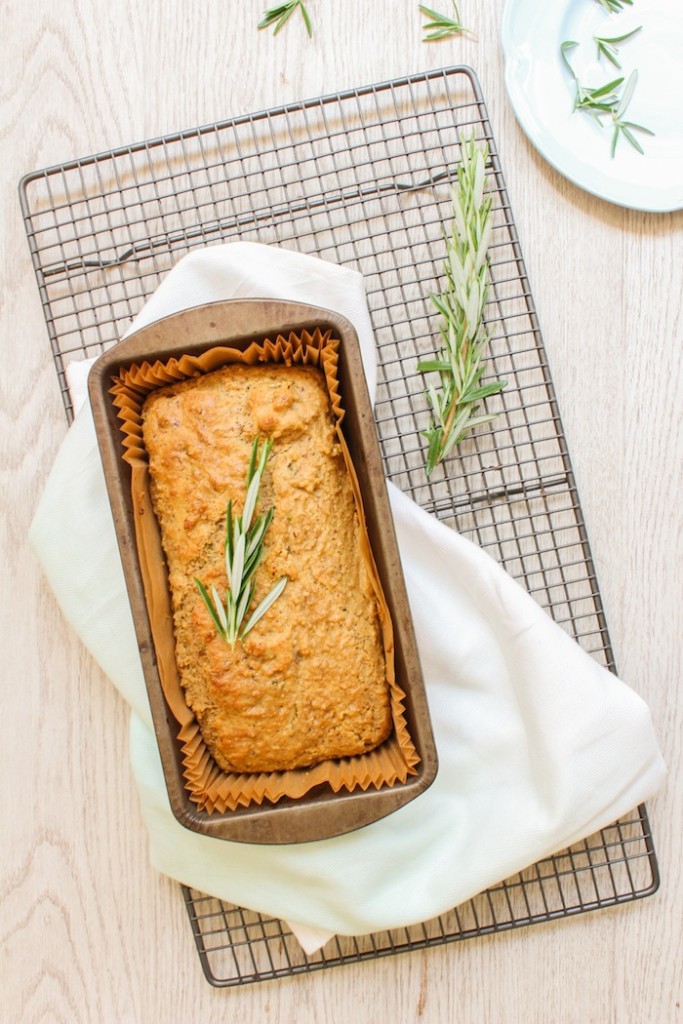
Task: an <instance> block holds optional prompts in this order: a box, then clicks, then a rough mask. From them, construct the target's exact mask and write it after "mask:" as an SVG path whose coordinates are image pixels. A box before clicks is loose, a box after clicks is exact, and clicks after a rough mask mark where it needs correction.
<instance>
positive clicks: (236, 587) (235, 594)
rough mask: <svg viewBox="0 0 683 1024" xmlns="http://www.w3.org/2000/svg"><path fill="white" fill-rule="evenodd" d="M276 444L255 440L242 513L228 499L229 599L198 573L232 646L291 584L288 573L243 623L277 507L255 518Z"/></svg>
mask: <svg viewBox="0 0 683 1024" xmlns="http://www.w3.org/2000/svg"><path fill="white" fill-rule="evenodd" d="M272 446H273V442H272V441H271V440H267V441H265V442H264V444H263V447H262V448H261V452H260V454H259V438H258V437H257V438H255V440H254V443H253V445H252V449H251V458H250V460H249V469H248V471H247V494H246V497H245V499H244V508H243V509H242V515H241V516H237V517H235V516H233V512H232V498H231V499H230V501H229V502H228V507H227V509H226V513H225V571H226V573H227V576H228V589H227V590H226V592H225V603H223V601H222V600H221V596H220V594H219V593H218V591H217V589H216V587H215V586H212V587H211V594H210V595H209V593H208V591H207V589H206V587H205V586H204V584H203V583H202V582H201V581H200V580H198V579H197V578H196V577H195V583H196V585H197V589H198V590H199V593H200V594H201V595H202V598H203V600H204V604H205V605H206V607H207V608H208V610H209V614H210V615H211V618H212V619H213V623H214V625H215V627H216V630H217V631H218V633H219V634H220V636H222V637H223V639H224V640H225V642H226V643H228V644H230V646H231V647H234V646H235V643H236V642H237V641H238V640H244V638H245V636H246V635H247V633H249V632H250V630H251V629H253V627H254V626H255V625H256V623H257V622H258V621H259V619H261V618H262V617H263V616H264V615H265V614H266V612H267V611H268V609H269V608H271V607H272V605H273V604H275V602H276V601H277V599H278V597H279V596H280V594H281V593H282V591H283V590H284V589H285V586H286V584H287V577H286V576H283V577H282V579H281V580H279V581H278V582H277V583H276V584H275V586H274V587H273V588H272V590H270V591H269V593H268V594H267V595H266V596H265V597H264V598H263V600H262V601H261V603H260V604H259V605H258V607H257V608H256V609H255V610H254V611H253V612H252V614H251V616H250V617H249V619H248V620H247V623H246V625H244V626H243V625H242V623H243V621H244V617H245V615H246V613H247V610H248V608H249V605H250V603H251V599H252V597H253V595H254V579H253V577H254V573H255V572H256V569H257V567H258V565H259V562H260V561H261V559H262V557H263V541H264V539H265V536H266V532H267V530H268V527H269V526H270V523H271V520H272V518H273V514H274V511H275V509H274V508H270V509H268V511H267V512H266V514H265V515H259V516H257V517H256V518H255V519H254V512H255V510H256V502H257V501H258V494H259V490H260V487H261V478H262V476H263V471H264V469H265V466H266V462H267V461H268V456H269V455H270V450H271V448H272Z"/></svg>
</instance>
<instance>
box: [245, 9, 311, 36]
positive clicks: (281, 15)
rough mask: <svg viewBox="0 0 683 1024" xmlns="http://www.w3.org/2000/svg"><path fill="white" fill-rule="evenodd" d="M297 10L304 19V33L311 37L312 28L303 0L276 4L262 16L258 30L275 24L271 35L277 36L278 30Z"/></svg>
mask: <svg viewBox="0 0 683 1024" xmlns="http://www.w3.org/2000/svg"><path fill="white" fill-rule="evenodd" d="M297 7H298V8H299V10H300V11H301V17H302V18H303V19H304V24H305V25H306V31H307V32H308V34H309V36H312V35H313V26H312V24H311V19H310V16H309V13H308V11H307V10H306V5H305V3H304V2H303V0H286V2H285V3H282V4H276V6H275V7H271V8H269V9H268V10H267V11H266V12H265V13H264V15H263V19H262V20H261V21H260V22H259V24H258V27H259V28H269V27H270V26H271V25H272V24H274V23H275V31H274V32H273V35H277V34H278V32H279V31H280V29H281V28H282V27H283V25H285V23H286V22H287V21H288V20H289V19H290V18H291V16H292V15H293V14H294V11H295V10H296V9H297Z"/></svg>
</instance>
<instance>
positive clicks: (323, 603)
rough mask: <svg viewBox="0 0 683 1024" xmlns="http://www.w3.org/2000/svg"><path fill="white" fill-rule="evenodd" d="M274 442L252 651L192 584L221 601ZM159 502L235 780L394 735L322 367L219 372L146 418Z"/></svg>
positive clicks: (183, 631)
mask: <svg viewBox="0 0 683 1024" xmlns="http://www.w3.org/2000/svg"><path fill="white" fill-rule="evenodd" d="M257 436H262V437H271V438H272V439H273V448H272V452H271V455H270V458H269V460H268V464H267V468H266V471H265V474H264V477H263V480H262V483H261V490H260V503H261V506H262V507H263V508H264V509H267V508H269V507H270V505H274V507H275V515H274V518H273V521H272V523H271V525H270V528H269V530H268V533H267V536H266V540H265V545H264V556H263V561H262V562H261V563H260V565H259V568H258V570H257V572H256V576H255V581H256V591H255V594H254V598H253V602H254V606H255V605H256V604H258V602H259V601H260V600H261V598H262V597H264V596H265V594H267V593H268V591H269V590H270V588H271V587H272V586H273V584H274V583H275V582H276V581H277V580H278V579H280V577H282V576H286V577H287V578H288V583H287V586H286V587H285V589H284V592H283V593H282V595H281V596H280V597H279V598H278V600H277V601H276V602H275V604H274V605H273V606H272V607H271V608H270V609H269V610H268V612H267V613H266V614H265V616H264V617H263V618H262V619H261V620H260V621H259V622H258V623H257V624H256V625H255V626H254V628H253V630H252V631H251V632H250V633H249V634H248V635H247V637H246V638H245V639H244V640H243V641H242V642H238V643H237V644H235V646H234V648H231V647H230V646H229V645H228V644H226V643H225V641H224V640H223V639H222V638H221V637H220V636H219V635H218V634H217V632H216V629H215V626H214V624H213V622H212V621H211V617H210V615H209V612H208V610H207V608H206V606H205V604H204V602H203V601H202V598H201V596H200V594H199V592H198V590H197V587H196V585H195V583H194V579H195V577H197V578H198V579H200V580H202V582H203V583H204V584H205V585H206V586H207V587H210V586H211V585H212V584H213V585H215V586H216V587H217V589H218V591H219V593H221V594H222V593H224V591H225V587H226V585H227V580H226V575H225V561H224V542H225V509H226V504H227V501H228V499H229V498H232V499H233V507H234V508H235V512H236V513H239V511H240V510H241V507H242V503H243V501H244V492H245V479H246V470H247V466H248V463H249V456H250V452H251V446H252V442H253V440H254V438H255V437H257ZM143 438H144V443H145V448H146V450H147V453H148V456H149V468H150V481H151V482H150V489H151V496H152V503H153V506H154V510H155V513H156V516H157V519H158V521H159V525H160V529H161V536H162V542H163V546H164V551H165V553H166V559H167V563H168V572H169V583H170V589H171V596H172V603H173V617H174V630H175V642H176V661H177V663H178V668H179V671H180V677H181V683H182V685H183V687H184V689H185V695H186V699H187V702H188V704H189V706H190V707H191V708H192V710H193V711H194V713H195V715H196V716H197V720H198V723H199V726H200V729H201V732H202V735H203V737H204V740H205V742H206V745H207V747H208V749H209V751H210V753H211V754H212V756H213V757H214V759H215V761H216V762H217V764H218V765H219V766H220V767H221V768H222V769H223V770H224V771H227V772H269V771H277V770H286V769H293V768H300V767H305V766H309V765H313V764H316V763H318V762H320V761H323V760H325V759H327V758H343V757H348V756H352V755H354V754H361V753H364V752H365V751H368V750H371V749H373V748H374V747H376V746H377V745H378V744H380V743H381V742H382V741H383V740H385V739H386V738H387V736H388V735H389V732H390V731H391V715H390V708H389V692H388V685H387V681H386V670H385V659H384V651H383V647H382V641H381V636H380V628H379V617H378V605H377V599H376V595H375V592H374V590H373V586H372V581H371V578H370V575H369V572H368V568H367V563H366V560H365V557H364V555H363V552H362V548H361V535H360V527H359V523H358V515H357V512H356V507H355V502H354V498H353V492H352V488H351V481H350V479H349V475H348V471H347V469H346V465H345V462H344V458H343V455H342V452H341V449H340V447H339V444H338V442H337V439H336V434H335V430H334V426H333V422H332V418H331V412H330V407H329V397H328V394H327V389H326V386H325V382H324V378H323V376H322V374H321V373H320V371H319V370H317V369H314V368H312V367H298V366H297V367H286V366H283V365H277V364H271V365H261V366H244V365H241V364H237V365H232V366H227V367H224V368H223V369H222V370H217V371H215V372H213V373H209V374H207V375H205V376H203V377H198V378H194V379H192V380H188V381H183V382H182V383H179V384H176V385H172V386H171V387H168V388H163V389H161V390H158V391H155V392H152V394H150V396H149V397H148V398H147V399H146V401H145V404H144V408H143Z"/></svg>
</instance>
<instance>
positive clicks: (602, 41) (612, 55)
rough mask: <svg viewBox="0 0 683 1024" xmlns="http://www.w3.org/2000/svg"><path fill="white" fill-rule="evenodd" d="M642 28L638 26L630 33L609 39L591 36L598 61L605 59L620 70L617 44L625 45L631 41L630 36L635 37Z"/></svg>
mask: <svg viewBox="0 0 683 1024" xmlns="http://www.w3.org/2000/svg"><path fill="white" fill-rule="evenodd" d="M642 27H643V26H642V25H639V26H638V28H634V29H631V31H630V32H625V33H624V34H623V36H612V37H611V38H608V37H607V36H593V40H594V42H595V45H596V46H597V48H598V60H600V58H601V57H607V60H609V61H611V62H612V64H614V66H615V68H619V70H621V64H620V63H619V60H618V54H619V48H618V46H617V43H625V42H626V40H627V39H631V37H632V36H635V35H636V34H637V33H638V32H640V30H641V29H642Z"/></svg>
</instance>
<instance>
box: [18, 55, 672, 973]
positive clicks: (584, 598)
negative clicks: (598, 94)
mask: <svg viewBox="0 0 683 1024" xmlns="http://www.w3.org/2000/svg"><path fill="white" fill-rule="evenodd" d="M463 134H465V135H467V136H469V135H470V134H474V136H475V137H476V138H477V140H479V141H484V140H485V141H486V142H487V143H488V145H489V151H490V159H489V164H488V175H489V181H488V186H487V187H488V190H489V191H490V193H491V197H492V217H493V234H492V239H491V245H490V249H489V260H488V263H489V276H490V288H489V296H488V301H487V306H486V310H485V317H486V324H487V327H488V330H489V333H490V336H491V341H490V346H489V352H488V358H487V366H488V373H489V375H490V377H491V378H502V379H504V380H506V381H507V382H508V383H507V387H506V388H505V390H504V391H503V392H502V393H501V394H500V395H495V396H492V397H491V398H490V399H489V401H488V408H489V411H494V412H496V413H498V416H497V418H496V419H495V420H494V422H493V423H492V424H490V425H487V427H486V428H485V429H483V430H481V431H479V432H475V433H474V434H473V435H472V436H471V437H470V438H468V439H467V440H466V441H464V442H463V443H462V444H461V445H460V446H459V449H458V452H457V453H456V454H455V455H454V456H453V457H452V458H451V459H449V460H448V462H447V464H445V465H442V466H440V467H439V468H438V469H437V470H436V471H435V472H434V473H433V474H432V476H431V478H430V479H429V480H428V479H427V478H426V476H425V473H424V444H423V438H422V437H421V436H420V430H421V429H422V428H423V426H424V424H425V421H426V415H427V407H426V404H425V397H424V377H423V375H422V374H420V373H419V372H418V370H417V364H418V362H419V360H420V359H422V358H424V357H425V356H431V355H433V353H434V348H435V345H436V341H435V339H437V338H438V316H437V315H436V312H435V310H434V307H433V305H432V303H431V301H430V299H429V293H430V292H431V291H433V290H434V289H436V288H438V287H439V284H438V283H439V280H440V277H441V272H442V263H443V257H444V245H443V228H444V225H445V224H447V222H448V220H449V216H450V210H451V205H450V203H451V198H450V183H451V181H452V180H453V178H454V175H455V173H456V169H457V164H458V159H459V151H460V143H459V140H460V138H461V136H462V135H463ZM20 198H21V204H22V210H23V214H24V221H25V226H26V233H27V237H28V242H29V246H30V250H31V255H32V259H33V265H34V268H35V273H36V279H37V283H38V288H39V291H40V296H41V300H42V303H43V309H44V313H45V321H46V325H47V330H48V335H49V339H50V345H51V348H52V355H53V359H54V365H55V369H56V372H57V378H58V381H59V386H60V389H61V393H62V398H63V401H64V407H65V411H66V414H67V417H68V418H69V419H71V418H72V416H73V408H72V403H71V396H70V393H69V388H68V380H67V375H68V368H69V364H70V363H72V362H74V361H77V360H82V359H84V358H88V357H90V358H91V357H94V356H97V355H99V354H100V353H101V352H103V351H104V350H105V349H107V348H108V347H110V346H111V345H113V344H115V343H116V341H117V340H118V339H119V338H120V337H121V335H122V334H123V333H124V332H125V331H126V329H127V328H128V327H129V325H130V323H131V322H132V320H133V318H134V317H135V315H136V314H137V313H138V312H139V311H140V309H141V308H142V306H143V305H144V303H145V301H146V300H147V298H148V297H149V296H150V295H151V294H152V292H154V290H155V289H156V287H157V286H158V284H159V283H160V282H161V280H162V279H163V277H164V276H165V274H166V273H167V271H168V270H170V268H171V267H172V266H173V265H174V264H175V263H176V262H177V261H178V259H179V258H180V257H182V256H183V255H185V254H186V253H188V252H190V251H192V250H193V249H196V248H197V247H206V246H211V245H215V244H219V243H226V242H231V241H254V242H265V243H270V244H275V245H280V246H284V247H286V248H295V249H297V250H299V251H301V252H305V253H310V254H312V255H315V256H318V257H322V258H323V259H329V260H332V261H334V262H336V263H341V264H344V265H345V266H347V267H351V268H353V269H355V270H357V271H359V272H360V273H361V274H362V275H363V278H364V282H365V287H366V293H367V298H368V306H369V310H370V316H371V319H372V324H373V328H374V333H375V338H376V342H377V354H378V391H377V398H376V403H375V415H376V422H377V430H378V434H379V439H380V444H381V448H382V453H383V458H384V466H385V471H386V474H387V477H388V478H389V479H391V480H392V481H393V482H394V483H396V484H397V485H398V486H399V487H400V488H401V489H402V490H403V491H405V492H406V493H407V494H409V495H410V496H411V497H412V498H413V499H414V500H415V501H417V502H418V503H419V504H420V505H421V506H422V507H423V508H425V509H427V510H428V511H430V512H432V513H433V514H434V515H436V516H437V517H438V518H439V519H441V520H442V521H444V522H446V523H448V524H450V525H451V526H453V527H455V528H457V529H458V530H459V531H460V532H461V533H462V534H464V535H465V536H468V537H470V538H471V539H472V540H474V541H476V542H477V543H478V544H479V545H480V546H481V547H482V548H484V549H485V550H487V551H488V552H489V553H490V554H491V555H492V556H493V557H494V558H496V559H497V560H498V561H499V562H500V563H501V564H502V565H503V566H504V567H505V568H506V569H507V571H508V572H509V573H510V574H511V575H512V576H513V577H514V578H515V579H517V580H518V581H519V582H520V583H521V584H522V585H523V586H525V587H526V589H527V590H528V591H529V593H530V594H531V595H532V596H533V597H534V598H535V599H536V600H537V601H538V603H539V604H540V605H541V606H542V607H543V608H545V609H546V610H547V612H548V614H549V615H551V616H552V617H553V618H554V620H555V621H556V622H557V623H558V624H560V625H561V626H562V628H563V629H565V630H566V631H567V632H568V633H569V634H570V636H572V637H574V639H576V640H577V642H578V643H579V644H581V646H582V647H583V648H584V649H585V650H586V651H588V652H589V653H590V654H591V655H592V656H593V657H594V658H595V659H596V660H597V661H599V662H600V664H602V665H604V666H606V667H607V668H609V669H611V670H614V668H615V666H614V659H613V656H612V651H611V647H610V643H609V636H608V632H607V625H606V622H605V616H604V613H603V609H602V603H601V600H600V594H599V590H598V585H597V580H596V576H595V570H594V567H593V562H592V559H591V554H590V549H589V545H588V538H587V535H586V529H585V525H584V521H583V516H582V513H581V507H580V503H579V497H578V494H577V490H576V485H575V481H574V475H573V472H572V467H571V463H570V459H569V455H568V451H567V445H566V441H565V437H564V433H563V430H562V423H561V420H560V414H559V410H558V408H557V403H556V400H555V393H554V389H553V384H552V380H551V377H550V372H549V369H548V364H547V360H546V356H545V350H544V347H543V341H542V338H541V332H540V329H539V325H538V321H537V318H536V312H535V308H534V303H533V298H532V295H531V289H530V287H529V282H528V279H527V274H526V270H525V267H524V262H523V258H522V253H521V249H520V245H519V240H518V238H517V232H516V229H515V224H514V219H513V216H512V212H511V210H510V205H509V201H508V196H507V191H506V188H505V182H504V179H503V173H502V170H501V166H500V162H499V158H498V152H497V149H496V145H495V140H494V138H493V135H492V132H491V126H490V123H489V119H488V115H487V112H486V107H485V104H484V100H483V97H482V95H481V91H480V88H479V83H478V81H477V79H476V76H475V75H474V73H473V72H472V71H471V69H469V68H457V67H456V68H447V69H440V70H435V71H430V72H427V73H425V74H421V75H414V76H411V77H407V78H402V79H398V80H395V81H391V82H383V83H379V84H375V85H369V86H364V87H362V88H358V89H351V90H348V91H346V92H343V93H335V94H333V95H329V96H323V97H319V98H316V99H311V100H306V101H303V102H300V103H292V104H288V105H287V106H282V107H278V108H276V109H272V110H266V111H260V112H258V113H254V114H247V115H243V116H240V117H237V118H233V119H230V120H226V121H223V122H220V123H217V124H212V125H205V126H203V127H200V128H195V129H191V130H188V131H183V132H178V133H176V134H173V135H168V136H165V137H163V138H158V139H152V140H148V141H145V142H140V143H136V144H134V145H130V146H123V147H120V148H118V149H116V150H112V151H110V152H106V153H100V154H98V155H93V156H88V157H84V158H81V159H77V160H72V161H70V162H68V163H65V164H61V165H59V166H57V167H51V168H47V169H45V170H42V171H36V172H33V173H31V174H28V175H26V177H25V178H24V179H23V181H22V182H21V186H20ZM657 884H658V876H657V862H656V857H655V853H654V848H653V845H652V838H651V835H650V829H649V824H648V820H647V816H646V813H645V809H644V808H642V807H641V808H640V809H639V810H638V811H637V812H634V814H633V815H632V816H630V817H628V818H626V819H623V820H622V821H620V822H618V823H616V824H615V825H613V826H611V827H610V828H606V829H604V830H603V831H602V832H600V833H598V834H597V835H595V836H592V837H591V838H589V839H587V840H585V841H584V842H582V843H580V844H578V845H577V846H576V847H573V848H572V850H569V851H566V852H565V853H562V854H560V855H556V856H554V857H551V858H549V859H547V860H544V861H543V862H542V863H540V864H537V865H535V866H533V867H531V868H529V869H528V870H527V871H525V872H524V873H523V874H521V875H519V876H517V877H516V878H515V879H511V880H509V881H507V882H505V883H503V884H502V885H498V886H496V887H494V888H492V889H490V890H489V891H488V892H485V893H483V894H482V895H480V896H478V897H476V898H475V899H474V900H472V901H470V903H468V904H466V905H465V906H463V907H459V908H457V909H453V910H452V911H450V912H449V913H448V914H446V915H444V916H443V917H441V918H439V919H438V920H436V921H431V922H427V923H426V924H424V925H420V926H417V927H413V928H408V929H405V930H402V931H401V932H399V933H396V932H391V933H382V934H381V935H375V936H369V937H366V938H359V939H341V938H340V939H335V940H333V942H332V943H330V944H328V946H327V947H325V949H324V950H323V951H322V952H320V953H318V954H316V955H315V956H314V957H309V958H307V957H305V956H304V954H303V953H302V951H301V949H300V947H299V946H298V943H297V942H296V941H295V940H294V938H293V936H292V935H291V933H289V932H288V931H286V930H285V929H283V926H282V924H281V923H280V922H277V921H271V920H268V919H266V918H263V917H261V916H259V915H257V914H252V913H249V912H247V911H244V910H241V909H239V908H237V907H230V906H227V905H225V904H223V903H221V902H220V901H218V900H215V899H213V898H210V897H206V896H203V895H202V894H200V893H196V892H194V891H190V890H188V889H185V890H184V895H185V900H186V903H187V909H188V913H189V916H190V920H191V922H192V928H193V932H194V935H195V939H196V941H197V947H198V950H199V955H200V958H201V961H202V965H203V967H204V970H205V972H206V976H207V978H208V979H209V981H211V983H212V984H216V985H235V984H243V983H245V982H250V981H258V980H263V979H265V978H277V977H281V976H283V975H287V974H299V973H305V972H308V971H312V970H318V969H322V968H326V967H331V966H334V965H337V964H343V963H349V962H357V961H359V960H365V959H368V958H371V957H375V956H384V955H389V954H392V953H398V952H404V951H409V950H411V949H420V948H424V947H426V946H431V945H436V944H439V943H444V942H449V941H453V940H455V939H464V938H470V937H472V936H476V935H484V934H489V933H491V932H499V931H505V930H508V929H510V928H515V927H519V926H521V925H528V924H533V923H536V922H539V921H549V920H554V919H557V918H562V917H569V916H571V915H573V914H577V913H581V912H583V911H587V910H595V909H598V908H602V907H608V906H615V905H618V904H621V903H626V902H628V901H631V900H634V899H638V898H640V897H642V896H646V895H648V894H650V893H652V892H654V890H655V889H656V887H657Z"/></svg>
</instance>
